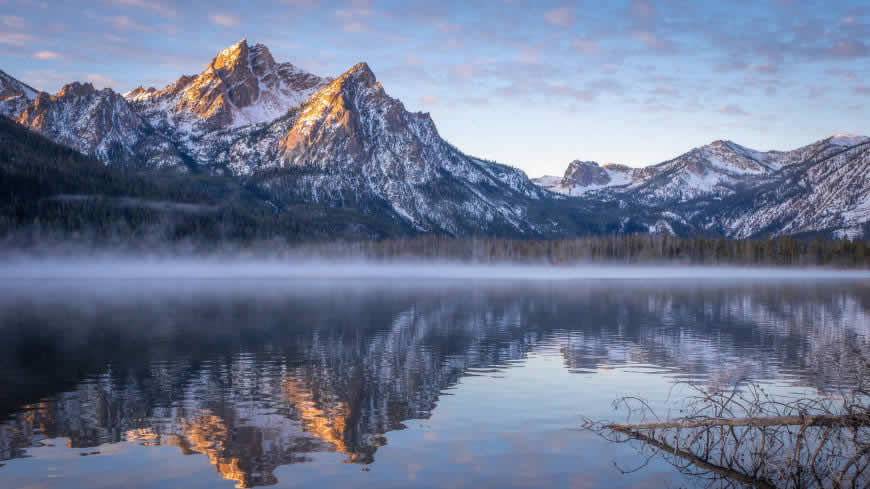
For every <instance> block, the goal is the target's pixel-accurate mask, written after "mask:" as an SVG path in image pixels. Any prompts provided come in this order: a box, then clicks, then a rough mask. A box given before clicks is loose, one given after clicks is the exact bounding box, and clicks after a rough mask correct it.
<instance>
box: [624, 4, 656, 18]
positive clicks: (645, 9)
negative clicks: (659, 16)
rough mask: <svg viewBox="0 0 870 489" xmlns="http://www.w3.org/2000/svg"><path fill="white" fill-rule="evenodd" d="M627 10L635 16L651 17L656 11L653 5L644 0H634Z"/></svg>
mask: <svg viewBox="0 0 870 489" xmlns="http://www.w3.org/2000/svg"><path fill="white" fill-rule="evenodd" d="M629 10H630V12H631V15H633V16H635V17H652V16H653V15H655V13H656V8H655V5H653V4H651V3H650V2H648V1H645V0H634V1H633V2H631V8H630V9H629Z"/></svg>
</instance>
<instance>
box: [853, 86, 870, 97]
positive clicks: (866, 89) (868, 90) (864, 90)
mask: <svg viewBox="0 0 870 489" xmlns="http://www.w3.org/2000/svg"><path fill="white" fill-rule="evenodd" d="M855 93H857V94H858V95H870V86H861V87H855Z"/></svg>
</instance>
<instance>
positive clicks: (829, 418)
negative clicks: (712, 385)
mask: <svg viewBox="0 0 870 489" xmlns="http://www.w3.org/2000/svg"><path fill="white" fill-rule="evenodd" d="M718 426H731V427H740V426H826V427H832V426H838V427H861V426H870V414H843V415H816V416H764V417H752V418H706V419H699V420H692V419H679V420H674V421H663V422H659V423H636V424H609V425H606V426H605V428H607V429H611V430H614V431H621V432H627V431H635V430H659V429H693V428H713V427H718Z"/></svg>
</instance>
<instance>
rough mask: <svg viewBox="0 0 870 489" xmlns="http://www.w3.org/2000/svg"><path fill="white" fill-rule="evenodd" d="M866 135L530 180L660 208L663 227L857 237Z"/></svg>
mask: <svg viewBox="0 0 870 489" xmlns="http://www.w3.org/2000/svg"><path fill="white" fill-rule="evenodd" d="M868 153H870V138H868V137H864V136H854V135H842V134H838V135H834V136H831V137H829V138H825V139H823V140H820V141H817V142H815V143H812V144H810V145H807V146H803V147H801V148H797V149H795V150H791V151H766V152H762V151H757V150H753V149H750V148H747V147H745V146H741V145H739V144H737V143H734V142H733V141H726V140H720V141H714V142H712V143H710V144H708V145H706V146H702V147H699V148H695V149H692V150H691V151H689V152H687V153H685V154H683V155H681V156H678V157H677V158H675V159H673V160H669V161H666V162H663V163H660V164H657V165H652V166H648V167H643V168H630V167H626V166H622V165H617V166H614V165H604V166H599V165H598V163H596V162H580V161H574V162H571V163H570V164H569V166H568V168H567V169H566V171H565V175H564V176H563V177H562V178H557V177H542V178H538V179H535V180H534V181H535V182H536V183H537V184H538V185H541V186H542V187H544V188H547V189H548V190H551V191H553V192H556V193H560V194H565V195H574V196H578V195H579V196H583V197H584V198H586V199H592V200H598V201H618V202H629V203H632V204H635V205H640V206H644V207H647V208H653V209H659V210H660V211H661V214H662V216H663V217H664V218H665V221H664V222H663V223H662V224H663V225H665V228H666V230H668V231H669V232H671V231H672V228H671V226H670V225H671V224H674V223H679V224H680V225H682V226H685V227H687V228H688V229H691V230H693V232H701V233H715V234H723V235H726V236H730V237H735V238H747V237H752V236H759V235H761V234H765V233H770V234H775V235H776V234H817V233H822V234H824V233H832V234H833V235H835V236H841V237H846V236H847V237H852V238H854V237H860V236H863V235H864V234H865V231H864V229H865V228H866V227H867V222H868V221H870V180H868V178H867V174H868V172H870V168H868V167H867V158H868Z"/></svg>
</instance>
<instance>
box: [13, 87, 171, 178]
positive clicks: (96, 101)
mask: <svg viewBox="0 0 870 489" xmlns="http://www.w3.org/2000/svg"><path fill="white" fill-rule="evenodd" d="M16 121H17V122H18V123H19V124H21V125H23V126H26V127H28V128H30V129H32V130H35V131H37V132H39V133H40V134H42V135H44V136H46V137H48V138H49V139H51V140H52V141H55V142H57V143H60V144H63V145H66V146H69V147H71V148H74V149H76V150H78V151H79V152H81V153H84V154H86V155H90V156H95V157H97V158H99V159H101V160H103V161H107V162H108V161H111V162H114V163H116V164H119V165H120V164H129V165H136V166H141V167H146V168H158V167H165V166H173V167H179V168H184V166H183V165H184V161H183V159H182V156H181V154H180V153H179V152H178V151H177V149H176V148H175V146H174V145H173V144H172V143H171V142H170V141H169V140H168V139H167V138H166V137H164V136H162V135H161V134H159V133H157V132H156V131H154V130H152V128H151V126H150V125H148V123H147V122H145V121H144V120H143V119H142V117H141V116H139V114H137V113H136V112H134V111H133V110H132V108H131V107H130V106H129V104H127V101H126V100H124V98H123V97H121V96H120V95H118V94H117V93H115V92H114V91H112V90H111V89H108V88H106V89H103V90H97V89H95V88H94V86H93V85H91V84H90V83H78V82H74V83H70V84H68V85H66V86H64V87H63V88H62V89H61V90H60V91H59V92H58V93H57V94H55V95H49V94H47V93H44V92H42V93H40V94H39V95H38V96H37V97H36V98H35V100H34V101H33V103H31V104H30V105H29V106H28V107H27V108H26V109H25V110H24V111H23V112H22V113H21V114H20V115H19V116H18V117H17V118H16Z"/></svg>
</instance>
